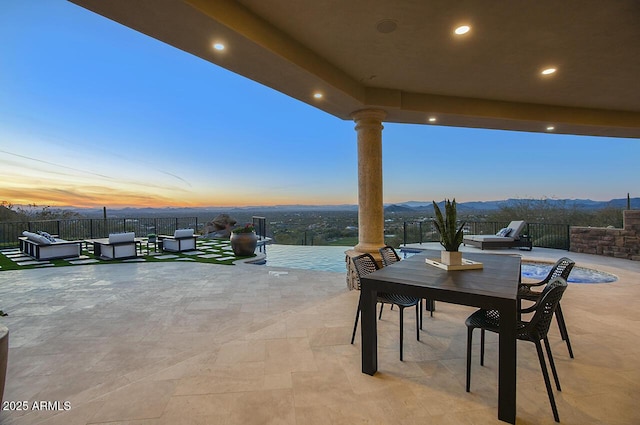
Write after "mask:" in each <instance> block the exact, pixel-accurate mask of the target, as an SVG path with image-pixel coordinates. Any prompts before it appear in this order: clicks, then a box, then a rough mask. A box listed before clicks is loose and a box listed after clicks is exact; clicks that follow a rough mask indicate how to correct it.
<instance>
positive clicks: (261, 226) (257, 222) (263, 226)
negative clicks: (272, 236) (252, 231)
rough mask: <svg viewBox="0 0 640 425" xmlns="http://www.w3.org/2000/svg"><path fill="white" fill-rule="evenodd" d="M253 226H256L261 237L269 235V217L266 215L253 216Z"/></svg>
mask: <svg viewBox="0 0 640 425" xmlns="http://www.w3.org/2000/svg"><path fill="white" fill-rule="evenodd" d="M251 220H252V222H253V227H255V228H256V234H257V235H258V236H260V239H265V238H266V237H267V219H266V218H265V217H258V216H255V215H254V216H253V217H251Z"/></svg>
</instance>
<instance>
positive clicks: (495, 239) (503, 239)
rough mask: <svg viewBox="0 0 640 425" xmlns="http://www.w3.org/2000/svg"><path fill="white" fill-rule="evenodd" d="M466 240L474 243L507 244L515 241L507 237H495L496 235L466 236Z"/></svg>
mask: <svg viewBox="0 0 640 425" xmlns="http://www.w3.org/2000/svg"><path fill="white" fill-rule="evenodd" d="M464 238H465V239H466V240H470V241H476V242H507V241H514V240H515V239H514V238H512V237H509V236H497V235H466V236H465V237H464Z"/></svg>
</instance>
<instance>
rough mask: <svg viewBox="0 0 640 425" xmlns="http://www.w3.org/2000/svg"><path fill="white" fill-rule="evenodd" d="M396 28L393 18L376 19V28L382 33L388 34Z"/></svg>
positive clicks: (396, 24)
mask: <svg viewBox="0 0 640 425" xmlns="http://www.w3.org/2000/svg"><path fill="white" fill-rule="evenodd" d="M397 28H398V23H397V22H396V21H394V20H393V19H383V20H381V21H378V23H377V24H376V29H377V30H378V32H379V33H382V34H389V33H390V32H394V31H395V30H396V29H397Z"/></svg>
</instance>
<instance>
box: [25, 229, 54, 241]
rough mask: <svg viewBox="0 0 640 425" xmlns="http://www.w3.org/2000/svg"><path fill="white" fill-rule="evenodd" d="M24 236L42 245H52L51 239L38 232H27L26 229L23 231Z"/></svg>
mask: <svg viewBox="0 0 640 425" xmlns="http://www.w3.org/2000/svg"><path fill="white" fill-rule="evenodd" d="M22 236H26V237H27V239H29V240H30V241H33V242H36V243H38V244H40V245H51V241H50V240H49V239H47V238H45V237H44V236H41V235H39V234H37V233H32V232H27V231H26V230H25V231H24V232H22Z"/></svg>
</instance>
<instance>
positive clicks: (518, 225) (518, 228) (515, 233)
mask: <svg viewBox="0 0 640 425" xmlns="http://www.w3.org/2000/svg"><path fill="white" fill-rule="evenodd" d="M524 226H525V222H524V220H518V221H512V222H511V223H509V229H511V232H510V233H509V236H510V237H512V238H514V239H519V238H520V232H522V229H524Z"/></svg>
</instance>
